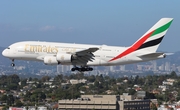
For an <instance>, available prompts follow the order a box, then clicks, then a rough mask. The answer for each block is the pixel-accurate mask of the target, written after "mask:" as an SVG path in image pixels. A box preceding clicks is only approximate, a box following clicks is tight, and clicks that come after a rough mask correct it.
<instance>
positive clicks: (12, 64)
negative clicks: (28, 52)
mask: <svg viewBox="0 0 180 110" xmlns="http://www.w3.org/2000/svg"><path fill="white" fill-rule="evenodd" d="M11 66H12V67H14V66H15V64H14V59H12V63H11Z"/></svg>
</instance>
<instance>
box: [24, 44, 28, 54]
mask: <svg viewBox="0 0 180 110" xmlns="http://www.w3.org/2000/svg"><path fill="white" fill-rule="evenodd" d="M28 47H29V44H26V45H25V47H24V51H25V52H29V49H28Z"/></svg>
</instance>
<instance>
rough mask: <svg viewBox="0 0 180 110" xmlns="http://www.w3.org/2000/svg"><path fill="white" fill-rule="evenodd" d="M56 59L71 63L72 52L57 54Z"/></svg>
mask: <svg viewBox="0 0 180 110" xmlns="http://www.w3.org/2000/svg"><path fill="white" fill-rule="evenodd" d="M56 59H57V61H58V62H60V63H71V62H72V55H71V54H57V56H56Z"/></svg>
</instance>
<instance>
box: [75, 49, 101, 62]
mask: <svg viewBox="0 0 180 110" xmlns="http://www.w3.org/2000/svg"><path fill="white" fill-rule="evenodd" d="M97 50H99V48H97V47H92V48H88V49H85V50H80V51H77V52H75V53H74V54H75V55H76V58H77V59H76V63H81V64H84V65H86V63H87V62H88V61H93V60H94V58H93V57H94V54H93V52H95V51H97Z"/></svg>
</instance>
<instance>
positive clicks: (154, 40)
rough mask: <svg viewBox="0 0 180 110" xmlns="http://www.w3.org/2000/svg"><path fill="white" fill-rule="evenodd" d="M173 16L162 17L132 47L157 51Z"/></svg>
mask: <svg viewBox="0 0 180 110" xmlns="http://www.w3.org/2000/svg"><path fill="white" fill-rule="evenodd" d="M172 21H173V18H161V19H160V20H159V21H158V22H157V23H156V24H155V25H154V26H153V27H152V28H151V29H149V30H148V31H147V32H146V33H145V34H144V35H143V36H142V37H141V38H139V39H138V40H137V41H136V42H135V43H134V44H133V45H132V46H131V47H130V48H133V50H142V49H143V50H146V51H150V52H156V50H157V49H158V47H159V45H160V43H161V41H162V39H163V37H164V36H165V34H166V32H167V30H168V28H169V26H170V25H171V23H172Z"/></svg>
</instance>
